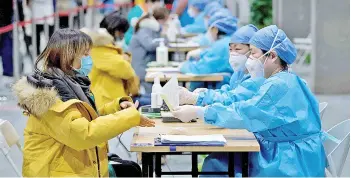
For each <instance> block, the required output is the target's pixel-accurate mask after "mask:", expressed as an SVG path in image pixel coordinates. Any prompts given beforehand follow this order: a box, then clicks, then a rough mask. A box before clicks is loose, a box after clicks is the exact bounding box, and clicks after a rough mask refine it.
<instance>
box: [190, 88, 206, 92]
mask: <svg viewBox="0 0 351 178" xmlns="http://www.w3.org/2000/svg"><path fill="white" fill-rule="evenodd" d="M205 91H207V88H196V89H195V90H194V91H193V93H202V92H205Z"/></svg>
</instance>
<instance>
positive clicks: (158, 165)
mask: <svg viewBox="0 0 351 178" xmlns="http://www.w3.org/2000/svg"><path fill="white" fill-rule="evenodd" d="M161 157H162V154H159V153H156V155H155V174H156V177H161V175H162V168H161Z"/></svg>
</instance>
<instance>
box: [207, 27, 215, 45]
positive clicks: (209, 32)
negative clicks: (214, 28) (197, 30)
mask: <svg viewBox="0 0 351 178" xmlns="http://www.w3.org/2000/svg"><path fill="white" fill-rule="evenodd" d="M206 38H207V39H208V40H209V41H210V42H214V41H216V40H215V39H214V38H213V36H212V34H211V30H207V32H206Z"/></svg>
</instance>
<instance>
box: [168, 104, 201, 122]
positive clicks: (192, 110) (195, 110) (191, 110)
mask: <svg viewBox="0 0 351 178" xmlns="http://www.w3.org/2000/svg"><path fill="white" fill-rule="evenodd" d="M172 114H173V116H174V117H175V118H178V119H179V120H181V121H182V122H190V121H191V120H193V119H197V118H198V119H204V108H203V107H200V106H191V105H184V106H179V107H176V108H174V111H173V112H172Z"/></svg>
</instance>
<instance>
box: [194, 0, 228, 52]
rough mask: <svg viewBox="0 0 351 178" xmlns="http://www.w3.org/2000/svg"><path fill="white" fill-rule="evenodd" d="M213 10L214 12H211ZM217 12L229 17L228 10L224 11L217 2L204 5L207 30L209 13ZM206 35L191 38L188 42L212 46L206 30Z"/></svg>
mask: <svg viewBox="0 0 351 178" xmlns="http://www.w3.org/2000/svg"><path fill="white" fill-rule="evenodd" d="M212 10H215V11H212ZM211 11H212V12H217V13H222V14H223V13H226V14H224V15H226V16H230V15H231V14H230V12H229V10H225V8H223V7H222V6H221V5H220V4H219V3H218V2H217V1H214V2H211V3H209V4H207V5H206V7H205V10H204V14H205V17H204V23H205V27H206V28H207V29H208V28H209V19H210V15H209V12H211ZM214 14H215V13H212V14H211V16H213V15H214ZM206 32H207V33H202V34H198V35H197V36H195V37H193V38H192V39H191V40H190V41H192V42H194V43H197V44H199V45H200V46H210V45H212V44H213V41H212V40H211V38H210V36H209V35H210V33H209V31H208V30H206Z"/></svg>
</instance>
